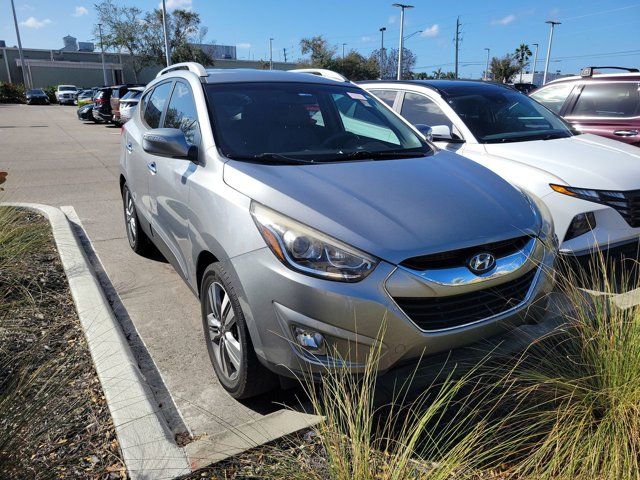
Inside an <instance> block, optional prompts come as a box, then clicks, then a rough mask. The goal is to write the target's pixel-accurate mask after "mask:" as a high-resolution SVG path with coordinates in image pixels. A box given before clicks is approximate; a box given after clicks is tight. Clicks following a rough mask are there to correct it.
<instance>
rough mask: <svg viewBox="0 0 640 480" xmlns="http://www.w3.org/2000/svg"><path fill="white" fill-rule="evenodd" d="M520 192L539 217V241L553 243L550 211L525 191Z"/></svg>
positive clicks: (534, 196)
mask: <svg viewBox="0 0 640 480" xmlns="http://www.w3.org/2000/svg"><path fill="white" fill-rule="evenodd" d="M521 192H522V193H523V194H524V196H525V197H526V198H527V199H528V200H529V203H530V204H531V205H532V206H533V207H535V209H537V211H538V214H539V215H540V239H541V240H550V241H553V236H554V235H555V232H554V225H553V216H552V215H551V210H549V207H547V204H546V203H544V202H543V201H542V200H540V199H539V198H538V197H537V196H536V195H534V194H532V193H531V192H528V191H526V190H521Z"/></svg>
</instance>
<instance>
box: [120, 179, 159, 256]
mask: <svg viewBox="0 0 640 480" xmlns="http://www.w3.org/2000/svg"><path fill="white" fill-rule="evenodd" d="M122 207H123V211H124V227H125V229H126V231H127V239H128V240H129V246H130V247H131V250H133V251H134V252H136V253H137V254H138V255H142V256H148V255H149V253H151V251H152V245H151V240H149V237H148V236H147V234H146V233H145V232H144V230H142V227H141V226H140V220H139V219H138V211H137V210H136V205H135V203H134V202H133V197H132V196H131V192H130V191H129V187H127V184H126V183H125V184H124V186H123V187H122Z"/></svg>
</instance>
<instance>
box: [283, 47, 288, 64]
mask: <svg viewBox="0 0 640 480" xmlns="http://www.w3.org/2000/svg"><path fill="white" fill-rule="evenodd" d="M282 54H283V55H284V63H287V49H286V48H283V49H282Z"/></svg>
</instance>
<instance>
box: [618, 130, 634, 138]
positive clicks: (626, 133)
mask: <svg viewBox="0 0 640 480" xmlns="http://www.w3.org/2000/svg"><path fill="white" fill-rule="evenodd" d="M613 134H614V135H617V136H618V137H635V136H636V135H638V130H616V131H615V132H613Z"/></svg>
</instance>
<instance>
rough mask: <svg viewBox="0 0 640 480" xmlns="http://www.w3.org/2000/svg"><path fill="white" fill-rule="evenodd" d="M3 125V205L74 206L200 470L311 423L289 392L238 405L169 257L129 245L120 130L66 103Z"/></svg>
mask: <svg viewBox="0 0 640 480" xmlns="http://www.w3.org/2000/svg"><path fill="white" fill-rule="evenodd" d="M0 118H1V119H2V120H0V171H4V172H8V176H7V180H6V183H5V184H4V185H3V187H4V191H3V192H2V193H0V200H2V201H8V202H33V203H42V204H47V205H53V206H57V207H67V206H69V207H73V209H74V210H75V212H76V213H77V216H78V218H79V221H80V223H81V224H82V226H83V227H84V229H85V231H86V235H87V237H88V240H89V241H90V243H91V245H90V246H88V249H89V250H91V248H92V249H93V250H95V253H96V254H97V257H98V258H99V261H100V262H101V263H102V266H103V267H104V270H105V272H106V274H107V276H103V277H102V278H101V280H102V283H103V287H104V288H105V291H106V293H107V295H108V296H109V297H110V301H111V303H112V305H113V307H114V310H115V311H116V314H117V316H118V317H119V319H120V320H121V322H122V323H123V327H124V329H125V331H126V332H127V334H128V336H129V338H130V341H131V343H132V344H133V345H134V348H135V347H136V344H138V345H137V347H138V348H137V351H138V352H139V353H140V356H139V358H138V361H139V362H141V368H142V372H143V374H144V375H145V376H146V377H147V380H148V381H149V383H151V384H152V386H153V387H155V388H156V393H157V398H158V401H159V403H160V404H161V407H162V409H163V411H164V413H165V416H166V417H167V419H168V422H169V425H170V427H171V429H172V430H173V432H174V433H175V434H185V433H191V434H192V435H193V438H194V439H196V441H194V442H192V443H190V444H189V445H188V446H187V448H186V451H187V454H188V456H189V457H190V461H191V462H192V464H193V465H195V466H197V465H200V464H204V463H208V462H209V461H211V460H215V459H218V458H220V456H224V455H225V452H226V451H227V450H228V451H231V449H232V447H231V446H230V444H233V448H235V447H238V448H242V447H246V446H250V444H251V442H253V441H255V443H262V442H264V441H266V440H269V439H271V438H273V437H275V436H279V435H281V434H282V433H287V431H293V430H297V429H299V428H301V427H303V426H304V425H306V423H305V416H304V415H303V414H296V413H294V412H291V411H289V410H288V409H283V407H282V405H281V402H283V400H284V398H285V397H291V396H290V395H287V394H286V393H282V392H279V393H274V394H273V395H272V396H269V397H261V398H259V399H257V400H252V401H250V402H245V403H240V402H237V401H236V400H233V399H232V398H231V397H230V396H229V395H228V394H227V393H226V392H225V391H224V390H223V389H222V388H221V387H220V386H219V384H218V382H217V380H216V378H215V375H214V372H213V369H212V368H211V364H210V361H209V358H208V356H207V351H206V346H205V342H204V339H203V338H202V337H203V332H202V323H201V318H200V306H199V302H198V300H197V299H196V298H195V297H194V296H193V294H192V293H191V291H190V290H189V289H188V287H187V286H186V285H185V284H184V282H183V281H182V280H181V279H180V277H179V276H178V274H177V273H176V272H175V271H174V270H173V268H172V267H171V266H170V265H169V264H168V263H166V262H165V261H164V260H163V259H155V261H149V260H147V259H144V258H141V257H139V256H137V255H135V254H134V253H133V252H132V251H131V249H130V248H129V246H128V243H127V239H126V233H125V229H124V224H123V220H122V207H121V198H120V192H119V188H118V159H119V152H120V146H119V142H120V128H117V127H113V126H104V125H95V124H91V123H82V122H79V121H78V120H77V118H76V108H74V107H65V106H59V105H51V106H25V105H0ZM66 212H67V213H68V212H69V210H66ZM69 216H70V217H73V215H72V214H71V215H69ZM98 270H99V265H98ZM136 336H139V338H136ZM144 347H146V349H145V348H144ZM145 351H148V354H149V355H148V356H145ZM165 387H166V388H165ZM167 391H168V392H170V396H171V398H169V397H168V396H167V395H166V392H167ZM171 400H173V402H175V406H176V407H177V409H178V410H179V414H176V412H175V411H174V409H173V408H172V405H171ZM292 403H293V405H294V406H295V400H294V401H293V402H292ZM229 432H233V433H231V434H230V433H229ZM178 436H179V438H185V437H182V436H181V435H178ZM230 436H231V437H233V438H231V439H230V438H229V437H230ZM225 437H226V438H225ZM239 439H242V441H240V440H239ZM238 442H240V444H239V443H238ZM245 444H246V445H245Z"/></svg>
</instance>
